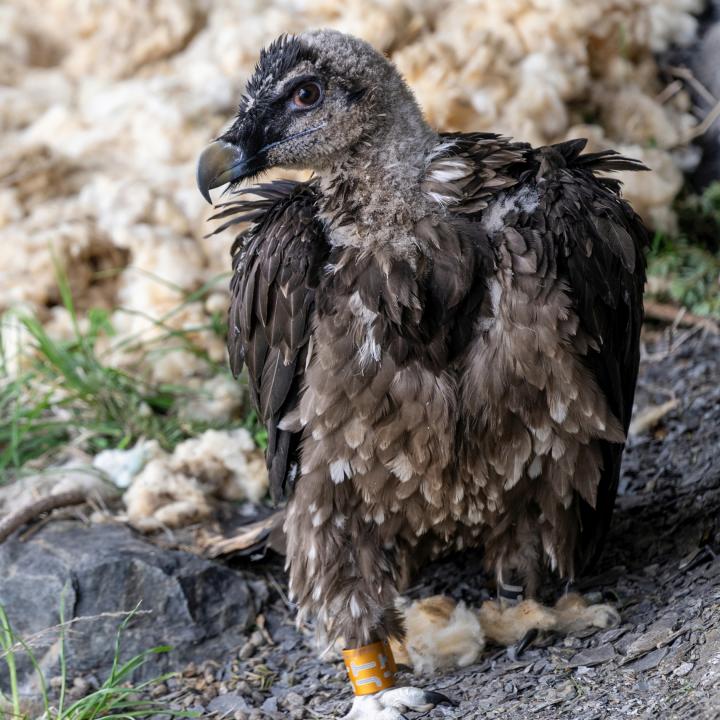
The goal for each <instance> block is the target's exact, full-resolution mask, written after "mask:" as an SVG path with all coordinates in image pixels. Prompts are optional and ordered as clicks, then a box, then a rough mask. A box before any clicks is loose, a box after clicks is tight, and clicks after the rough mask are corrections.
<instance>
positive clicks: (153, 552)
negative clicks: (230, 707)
mask: <svg viewBox="0 0 720 720" xmlns="http://www.w3.org/2000/svg"><path fill="white" fill-rule="evenodd" d="M0 577H1V578H3V581H2V583H0V605H3V606H4V608H5V610H6V612H7V614H8V616H9V618H10V623H11V625H12V626H13V628H14V630H15V632H16V634H17V635H18V636H19V637H28V636H30V635H34V634H36V633H42V632H43V631H46V630H47V628H52V627H54V626H56V625H57V623H58V611H59V606H60V601H61V595H64V604H65V611H64V613H65V620H66V621H70V620H73V621H74V622H73V625H72V632H68V633H67V634H66V658H67V663H68V674H69V676H70V677H71V678H72V677H75V676H78V675H87V674H90V673H94V674H96V675H97V676H98V677H100V678H102V679H104V678H105V676H106V674H107V672H108V671H109V669H110V667H111V665H112V660H113V641H114V637H115V633H116V631H117V628H118V626H119V625H120V623H121V622H122V620H123V617H124V616H123V615H122V613H126V612H128V611H130V610H133V609H134V608H135V607H136V606H139V613H138V614H136V616H135V617H133V618H132V620H131V621H130V622H129V623H128V625H127V627H126V629H125V631H124V632H123V637H122V646H121V647H122V655H121V657H122V658H123V659H129V658H130V657H132V656H134V655H136V654H138V653H140V652H143V651H144V650H147V649H149V648H152V647H154V646H158V645H170V646H172V648H173V650H172V651H171V652H170V653H167V654H156V655H152V656H151V657H150V659H149V662H148V663H147V664H146V665H145V666H143V668H141V669H140V670H139V671H137V673H136V676H135V679H147V678H149V677H153V676H156V675H158V674H160V673H163V672H166V671H168V670H175V669H177V668H178V667H181V666H183V665H184V664H186V663H188V662H189V661H191V660H197V659H202V660H204V659H222V658H224V657H226V656H227V655H229V654H231V653H233V652H237V650H236V648H237V647H238V646H239V645H241V644H242V642H243V640H244V639H245V635H246V631H247V630H248V628H249V627H250V625H251V624H252V623H253V622H254V620H255V617H256V615H257V612H258V610H259V606H260V604H261V603H262V602H263V601H264V599H265V598H264V597H263V596H260V594H259V593H258V592H257V589H255V590H253V589H251V588H250V585H249V583H248V581H247V580H246V578H245V577H244V575H243V573H241V572H239V571H236V570H231V569H229V568H227V567H225V566H223V565H219V564H216V563H213V562H210V561H208V560H205V559H203V558H200V557H197V556H195V555H192V554H190V553H186V552H180V551H175V550H165V549H160V548H157V547H156V546H154V545H153V544H151V543H150V542H148V541H147V540H146V539H144V538H143V537H141V536H139V535H137V534H135V533H134V532H132V531H131V530H130V529H129V528H127V527H125V526H122V525H91V526H89V527H87V526H84V525H82V524H80V523H77V522H57V523H52V524H50V525H48V526H46V527H44V528H43V529H42V530H41V531H40V532H38V533H36V534H35V535H34V536H33V537H32V538H31V539H30V540H28V541H27V542H21V541H20V540H18V539H16V538H15V539H10V540H8V541H6V542H5V543H4V544H2V545H0ZM34 647H35V654H36V657H37V659H38V661H39V662H40V665H41V667H42V668H43V670H44V672H45V673H46V674H48V675H52V674H56V673H57V667H58V665H57V661H58V649H59V638H58V634H57V631H53V630H50V631H47V632H46V634H44V635H40V636H39V637H38V638H37V642H34ZM20 659H21V660H22V657H21V658H20ZM20 674H21V681H23V682H25V681H27V682H28V683H29V685H28V690H29V691H31V690H32V688H33V687H34V682H35V681H36V678H35V677H34V673H32V672H31V671H30V666H29V663H27V662H26V663H25V664H21V666H20ZM2 681H3V678H2V677H1V676H0V686H2V684H3V682H2Z"/></svg>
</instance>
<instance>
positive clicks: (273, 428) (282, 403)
mask: <svg viewBox="0 0 720 720" xmlns="http://www.w3.org/2000/svg"><path fill="white" fill-rule="evenodd" d="M250 194H252V196H254V197H247V196H248V195H250ZM238 195H239V196H240V197H238V198H237V199H233V200H231V201H229V202H226V203H223V204H222V205H220V206H219V207H220V208H221V210H220V212H219V213H217V214H216V215H215V216H213V218H211V219H223V220H224V222H223V224H222V225H221V226H220V227H219V228H217V229H216V230H215V232H220V231H222V230H224V229H226V228H228V227H231V226H233V225H236V224H240V223H246V222H250V223H251V225H250V227H249V228H248V229H246V230H245V231H243V232H242V233H241V234H240V235H239V236H238V237H237V239H236V240H235V242H234V244H233V247H232V269H233V275H232V279H231V282H230V295H231V304H230V311H229V315H228V351H229V355H230V366H231V369H232V372H233V374H234V375H236V376H237V375H238V374H239V373H240V371H241V370H242V368H243V365H246V366H247V375H248V385H249V388H250V393H251V396H252V400H253V404H254V405H255V407H256V410H257V413H258V416H259V418H260V420H261V421H262V422H263V423H264V424H265V426H266V428H267V431H268V448H267V464H268V471H269V473H270V489H271V493H272V495H273V498H274V499H276V500H278V499H279V498H280V497H281V496H282V495H283V493H284V492H285V491H286V490H287V487H286V481H287V479H288V475H289V474H291V473H292V465H293V463H295V462H296V458H295V457H294V455H295V452H296V449H297V442H298V438H297V437H296V433H295V431H293V430H286V429H281V428H280V427H279V425H280V423H281V421H282V418H283V417H284V416H285V415H286V414H288V413H289V412H290V411H292V410H293V409H294V408H295V407H296V406H297V402H298V394H299V391H300V376H301V375H302V372H303V371H304V368H305V359H306V354H307V350H308V338H309V331H310V327H309V325H310V314H311V311H312V307H313V302H314V288H315V285H316V278H317V272H318V267H319V265H320V263H321V262H322V259H323V257H324V255H325V253H326V252H327V245H326V242H325V238H324V234H323V231H322V228H321V226H320V223H319V222H318V220H317V219H316V217H315V204H316V201H317V191H316V189H315V187H314V185H313V184H312V183H296V182H292V181H289V180H279V181H275V182H271V183H267V184H263V185H259V186H257V187H253V188H251V189H248V190H242V191H240V192H239V193H238Z"/></svg>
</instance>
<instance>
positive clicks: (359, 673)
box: [342, 641, 397, 695]
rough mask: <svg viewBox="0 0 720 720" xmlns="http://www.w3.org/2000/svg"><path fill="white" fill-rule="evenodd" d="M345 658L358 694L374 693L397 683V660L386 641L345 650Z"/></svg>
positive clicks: (349, 674) (354, 688)
mask: <svg viewBox="0 0 720 720" xmlns="http://www.w3.org/2000/svg"><path fill="white" fill-rule="evenodd" d="M342 655H343V660H344V661H345V667H346V668H347V672H348V677H349V678H350V682H351V683H352V686H353V690H354V691H355V694H356V695H372V694H373V693H376V692H380V690H387V688H391V687H392V686H393V685H395V671H396V670H397V668H396V667H395V660H394V658H393V654H392V650H390V644H389V643H388V642H386V641H383V642H375V643H372V645H364V646H363V647H360V648H355V649H354V650H343V654H342Z"/></svg>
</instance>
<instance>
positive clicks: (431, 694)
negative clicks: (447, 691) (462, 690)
mask: <svg viewBox="0 0 720 720" xmlns="http://www.w3.org/2000/svg"><path fill="white" fill-rule="evenodd" d="M425 700H426V701H427V702H428V703H432V704H433V705H451V706H452V707H457V706H458V703H457V701H456V700H451V699H450V698H449V697H448V696H447V695H443V694H442V693H439V692H435V691H434V690H426V691H425Z"/></svg>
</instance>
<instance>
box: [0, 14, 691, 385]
mask: <svg viewBox="0 0 720 720" xmlns="http://www.w3.org/2000/svg"><path fill="white" fill-rule="evenodd" d="M702 4H703V3H702V2H701V0H585V1H578V0H503V2H497V0H468V1H465V2H460V1H453V0H442V1H440V2H435V1H431V0H348V1H347V2H342V3H340V2H334V1H332V0H249V1H248V2H243V3H242V4H239V3H237V2H234V0H218V1H217V2H213V3H207V2H204V1H203V0H182V1H181V2H176V1H175V0H172V1H171V0H150V1H148V2H144V3H136V2H132V0H119V1H118V2H113V3H106V2H103V1H102V0H84V1H83V2H75V0H10V1H9V2H8V3H4V4H3V5H2V7H0V310H3V309H5V308H7V307H9V306H13V305H16V304H19V303H22V304H23V305H25V306H28V307H31V308H34V309H35V310H37V311H39V312H40V313H41V316H42V318H43V320H45V321H47V322H48V323H50V327H51V329H52V331H53V332H54V333H56V334H60V335H62V334H67V333H69V331H70V324H69V323H68V322H67V318H66V317H65V316H64V315H63V313H62V312H60V313H58V312H53V311H51V310H49V309H48V308H49V307H52V306H53V305H55V304H56V303H57V302H58V297H57V290H56V283H55V277H54V269H53V264H52V262H51V260H50V253H49V251H48V248H49V247H52V248H53V249H54V252H55V253H56V255H57V257H58V258H59V259H60V260H62V261H63V262H64V263H65V264H66V265H67V267H68V268H69V270H70V276H71V282H72V286H73V290H74V293H75V296H76V301H77V304H78V307H79V308H80V309H81V310H82V309H84V308H87V307H91V306H93V305H101V306H105V307H117V306H122V307H123V308H125V309H126V310H130V311H131V312H125V311H118V312H116V314H115V317H114V318H113V322H114V324H115V326H116V328H117V330H118V332H119V334H120V335H121V336H123V335H126V334H131V333H132V334H136V333H139V334H140V335H139V336H140V338H142V339H143V340H146V341H151V340H152V339H153V338H157V337H158V336H159V335H160V334H161V333H162V332H163V330H162V329H160V328H158V327H157V326H156V325H155V324H154V323H153V321H152V319H150V318H148V317H146V315H149V316H152V317H154V318H157V317H160V316H162V315H163V314H164V313H167V312H168V311H169V310H171V309H172V308H174V307H175V306H177V305H178V303H179V302H180V301H181V299H182V297H183V294H184V293H187V292H189V291H192V290H195V289H197V288H198V287H200V286H201V285H202V284H203V283H204V282H207V281H208V280H209V279H210V278H212V277H215V276H217V275H218V274H220V273H222V272H226V271H227V270H228V268H229V257H228V250H229V244H230V242H231V237H232V233H231V232H227V233H225V234H224V235H222V236H220V237H212V238H208V239H205V238H204V237H203V236H204V235H205V234H206V233H207V232H208V230H209V229H210V226H209V225H208V224H207V223H206V219H207V217H208V215H209V214H210V209H209V208H208V207H207V206H206V205H205V203H204V201H203V200H202V198H201V197H200V194H199V193H198V192H197V190H196V188H195V182H194V166H195V161H196V157H197V154H198V152H199V150H200V149H201V148H202V147H204V145H205V143H206V142H207V141H208V140H210V139H211V138H212V137H213V136H215V135H216V134H217V133H218V132H219V131H220V130H221V129H222V123H223V122H225V121H226V119H227V117H228V116H229V115H230V114H231V112H232V108H234V107H235V106H236V104H237V102H238V99H239V97H240V92H241V90H242V87H243V84H244V81H245V79H246V78H247V76H248V74H249V72H250V71H251V69H252V66H253V64H254V62H255V60H256V57H257V53H258V51H259V49H260V47H262V46H263V45H264V44H266V43H267V42H268V41H269V40H271V39H272V38H274V37H276V36H277V35H278V34H280V33H281V32H293V31H299V30H304V29H307V28H308V27H312V26H331V27H336V28H339V29H342V30H345V31H350V32H353V33H355V34H357V35H360V36H362V37H363V38H365V39H367V40H369V41H370V42H372V43H374V44H375V45H376V46H378V47H380V48H382V49H383V50H385V51H386V52H388V53H389V54H390V55H391V57H392V58H393V59H394V61H395V62H396V63H397V64H398V66H399V68H400V69H401V71H402V72H403V73H404V74H405V75H406V77H407V79H408V81H409V83H410V85H411V86H412V88H413V89H414V90H415V92H416V93H417V95H418V98H419V100H420V103H421V104H422V106H423V108H424V109H425V112H426V113H427V116H428V118H429V120H430V122H431V123H432V124H433V125H435V126H436V127H439V128H441V129H445V130H495V131H499V132H503V133H507V134H511V135H513V136H515V137H516V138H517V139H522V140H527V141H529V142H532V143H536V144H537V143H547V142H552V141H555V140H562V139H565V138H568V137H577V136H581V135H584V136H589V137H590V138H591V144H592V147H593V148H594V149H599V148H602V147H608V146H613V147H616V148H618V149H619V150H622V151H623V152H624V153H626V154H628V155H631V156H634V157H639V158H640V159H642V160H644V161H645V162H647V163H648V164H649V165H650V166H651V167H652V168H653V169H654V171H655V172H654V173H653V174H642V175H640V174H636V175H633V174H627V176H626V177H624V178H623V180H624V181H625V182H626V195H627V197H628V198H629V199H630V200H631V202H632V203H633V204H634V205H635V206H636V208H637V209H638V210H639V211H640V212H641V213H642V214H643V216H644V217H645V218H646V219H647V220H648V221H649V222H651V223H652V224H653V225H655V226H657V227H669V226H672V224H673V222H674V217H673V215H672V212H671V211H670V210H669V209H668V205H669V203H670V202H671V200H672V199H673V197H674V196H675V195H676V193H677V192H678V190H679V188H680V184H681V181H682V176H681V173H680V171H679V170H678V169H677V167H676V164H675V162H674V160H673V150H674V149H675V148H678V147H682V146H683V144H684V141H685V138H686V137H687V133H688V129H689V128H690V127H691V126H692V125H693V123H694V122H695V120H694V119H693V118H692V117H691V116H690V115H689V113H688V106H689V102H688V98H687V97H686V95H685V94H684V93H680V94H679V95H676V96H675V97H674V98H672V99H671V100H670V101H668V102H667V103H665V104H661V103H659V102H658V101H657V99H656V96H657V94H658V92H659V91H660V90H661V89H662V86H661V83H660V82H659V80H658V79H657V67H656V64H655V61H654V59H653V55H652V53H653V52H656V51H659V50H663V49H665V48H666V47H667V46H668V45H669V44H670V43H680V44H682V43H686V42H688V41H689V40H690V39H691V38H692V36H693V33H694V31H695V25H696V21H695V19H694V17H693V15H692V13H695V12H698V11H699V10H700V8H701V6H702ZM588 123H590V124H588ZM124 268H125V269H124ZM112 269H118V270H119V271H120V272H119V275H113V274H112V273H107V272H105V273H102V274H101V275H98V274H97V270H105V271H107V270H112ZM158 278H159V279H161V280H162V282H161V281H160V280H159V279H158ZM225 286H226V280H225V279H223V278H221V279H220V280H218V285H217V291H216V292H215V293H214V294H213V296H212V301H208V302H207V303H205V304H203V303H202V302H196V303H191V304H190V305H188V306H187V307H185V308H183V310H182V311H181V312H179V313H177V314H176V315H174V316H173V317H172V318H171V319H170V320H169V323H170V324H171V325H172V326H174V327H177V328H184V329H188V328H197V327H198V326H202V325H206V324H207V322H208V320H209V318H210V316H211V314H212V313H216V312H218V309H222V308H223V305H224V298H225V297H226V291H225ZM221 311H222V310H221ZM222 312H224V311H222ZM193 340H194V341H195V342H196V343H197V344H198V345H200V346H202V347H204V348H206V349H207V351H208V353H209V354H210V356H211V357H212V358H214V359H215V360H218V361H221V362H222V361H223V360H224V355H225V350H224V347H223V342H222V340H221V339H220V338H218V337H217V336H216V335H214V334H213V333H211V332H209V331H197V332H196V333H195V334H194V335H193ZM103 349H105V348H103ZM111 359H112V360H113V361H114V362H118V363H120V364H122V363H123V362H126V361H130V360H132V359H133V358H132V357H131V356H126V355H121V354H116V355H112V356H111ZM147 370H148V374H149V375H150V376H151V379H153V380H157V381H166V382H174V383H182V382H186V381H187V380H188V379H189V378H195V379H196V380H198V381H200V380H201V377H202V375H203V373H205V372H207V369H206V367H205V365H204V364H203V363H202V362H201V361H199V360H198V359H197V358H196V357H194V356H192V355H191V354H189V353H169V354H166V355H164V356H163V355H161V356H154V358H153V362H152V363H148V366H147Z"/></svg>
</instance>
